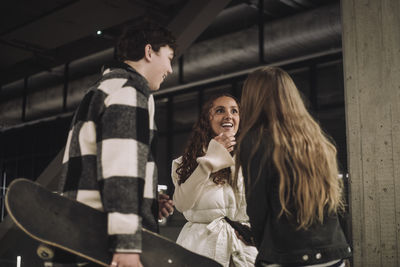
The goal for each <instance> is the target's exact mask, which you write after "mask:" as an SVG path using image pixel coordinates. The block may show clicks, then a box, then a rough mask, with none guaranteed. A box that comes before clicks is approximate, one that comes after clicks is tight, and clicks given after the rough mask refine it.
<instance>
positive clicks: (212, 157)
mask: <svg viewBox="0 0 400 267" xmlns="http://www.w3.org/2000/svg"><path fill="white" fill-rule="evenodd" d="M180 162H181V158H178V159H175V160H174V161H173V162H172V173H171V176H172V181H173V183H174V185H175V192H174V197H173V200H174V204H175V207H176V209H177V210H179V211H180V212H184V211H186V210H189V209H191V208H192V207H193V205H194V204H195V203H196V201H197V199H198V198H199V196H200V195H201V193H202V191H203V188H204V186H205V184H206V183H207V181H208V179H209V178H210V174H211V173H213V172H216V171H219V170H221V169H224V168H227V167H230V166H232V165H234V164H235V162H234V160H233V158H232V156H231V154H229V152H228V150H226V148H225V147H224V146H223V145H221V144H220V143H218V142H217V141H215V140H214V139H211V141H210V143H209V144H208V148H207V153H206V154H205V155H204V156H203V157H199V158H197V163H198V164H199V165H198V166H197V167H196V169H195V170H194V171H193V173H192V174H191V175H190V176H189V178H188V179H187V180H186V181H185V182H184V183H182V184H180V185H179V184H178V180H179V177H178V174H177V173H176V169H177V168H178V165H179V164H180Z"/></svg>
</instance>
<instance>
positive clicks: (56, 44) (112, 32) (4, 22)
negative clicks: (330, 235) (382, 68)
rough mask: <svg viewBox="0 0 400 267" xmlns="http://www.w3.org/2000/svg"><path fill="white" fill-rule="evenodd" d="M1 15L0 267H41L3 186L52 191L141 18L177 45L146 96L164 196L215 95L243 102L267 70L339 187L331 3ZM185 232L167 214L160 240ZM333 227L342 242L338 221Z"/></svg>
mask: <svg viewBox="0 0 400 267" xmlns="http://www.w3.org/2000/svg"><path fill="white" fill-rule="evenodd" d="M0 10H1V11H0V18H1V23H0V25H1V26H0V32H1V37H0V58H1V60H0V69H1V71H0V86H1V87H0V171H1V188H2V191H1V192H2V194H1V200H2V201H1V203H2V207H1V208H2V217H1V220H2V221H3V222H2V223H1V224H0V225H1V229H0V240H1V241H0V265H1V266H4V267H6V266H15V258H16V256H17V255H22V258H23V262H31V265H23V266H40V265H39V264H40V261H38V260H37V259H36V258H37V257H36V256H35V255H34V254H35V252H34V250H35V246H37V244H36V242H35V241H33V240H31V239H30V238H28V237H26V236H25V235H23V234H22V233H21V232H20V231H19V230H17V229H16V228H15V226H12V223H11V222H10V221H9V220H7V215H6V211H4V201H3V200H4V197H3V194H4V193H5V191H6V188H7V186H8V185H9V183H10V182H11V181H12V180H14V179H15V178H19V177H25V178H28V179H31V180H37V179H38V177H43V176H46V177H45V178H43V179H44V180H46V186H48V187H49V188H54V184H55V183H56V179H57V177H56V173H57V168H58V167H59V165H60V164H59V163H58V161H57V157H58V158H59V157H60V151H62V149H63V147H64V145H65V142H66V138H67V134H68V129H69V126H70V123H71V118H72V115H73V112H74V110H75V108H76V107H77V105H78V104H79V102H80V100H81V98H82V96H83V95H84V93H85V90H86V89H87V88H88V86H89V85H90V84H92V83H93V82H95V81H96V80H97V79H98V77H99V74H100V69H101V67H102V65H103V64H105V63H108V62H111V61H112V60H113V45H114V42H115V38H116V36H118V34H119V33H120V31H121V29H122V27H123V25H125V24H126V23H135V22H137V21H140V20H143V19H144V18H151V19H153V20H155V21H157V22H158V23H160V24H162V25H168V28H170V29H171V30H172V31H173V32H174V33H175V34H176V35H177V36H178V44H179V48H178V53H177V57H176V58H175V59H174V63H173V70H174V73H173V74H172V75H170V77H168V78H167V80H166V82H165V83H164V84H163V85H162V88H161V89H160V90H159V91H157V92H156V93H154V97H155V101H156V122H157V127H158V130H159V137H158V146H157V165H158V169H159V171H158V172H159V184H163V185H167V186H168V189H167V191H168V193H169V194H170V195H172V193H173V185H172V181H171V178H170V172H171V170H170V168H171V161H172V160H173V159H174V158H176V157H178V156H179V155H180V154H181V153H182V149H183V147H184V145H185V143H186V141H187V138H188V135H189V133H190V131H191V129H192V126H193V124H194V122H195V121H196V119H197V117H198V114H199V110H200V107H201V105H202V104H203V103H204V101H205V100H207V99H208V97H209V96H211V95H213V94H215V93H218V92H229V93H231V94H232V95H234V96H236V97H238V98H240V94H241V87H242V84H243V82H244V80H245V78H246V76H247V74H248V73H249V72H251V71H252V70H254V69H255V68H257V67H260V66H264V65H274V66H279V67H281V68H283V69H284V70H286V71H288V72H289V74H291V76H292V77H293V79H294V81H295V83H296V85H297V86H298V88H299V89H300V91H301V92H302V95H303V97H304V101H305V102H306V104H307V107H308V108H309V110H310V112H311V113H312V115H313V116H314V118H316V119H317V121H318V122H319V123H320V125H321V126H322V128H323V129H324V130H325V131H326V132H327V133H328V134H329V135H330V136H332V138H333V140H334V142H335V143H336V145H337V149H338V159H339V163H340V173H341V174H342V178H343V181H344V184H345V185H347V175H346V174H347V173H348V169H347V155H346V125H345V104H344V81H343V59H342V28H341V15H340V1H338V0H323V1H321V0H233V1H211V0H210V1H187V0H169V1H160V0H150V1H143V0H118V1H110V0H102V1H93V0H57V1H49V0H41V1H26V0H16V1H12V2H10V1H7V2H2V4H1V8H0ZM57 155H58V156H57ZM52 175H53V176H54V177H52ZM345 189H347V187H345ZM184 222H185V219H184V218H183V216H182V215H181V214H179V213H175V214H174V216H172V218H170V219H169V220H168V221H167V222H166V224H165V225H164V226H162V229H161V233H162V234H164V235H165V236H167V237H169V238H171V239H175V238H176V236H177V234H178V233H179V229H180V227H182V225H183V224H184ZM342 226H343V227H344V230H345V233H346V235H347V237H348V240H351V231H350V225H349V221H348V217H347V214H344V216H343V218H342Z"/></svg>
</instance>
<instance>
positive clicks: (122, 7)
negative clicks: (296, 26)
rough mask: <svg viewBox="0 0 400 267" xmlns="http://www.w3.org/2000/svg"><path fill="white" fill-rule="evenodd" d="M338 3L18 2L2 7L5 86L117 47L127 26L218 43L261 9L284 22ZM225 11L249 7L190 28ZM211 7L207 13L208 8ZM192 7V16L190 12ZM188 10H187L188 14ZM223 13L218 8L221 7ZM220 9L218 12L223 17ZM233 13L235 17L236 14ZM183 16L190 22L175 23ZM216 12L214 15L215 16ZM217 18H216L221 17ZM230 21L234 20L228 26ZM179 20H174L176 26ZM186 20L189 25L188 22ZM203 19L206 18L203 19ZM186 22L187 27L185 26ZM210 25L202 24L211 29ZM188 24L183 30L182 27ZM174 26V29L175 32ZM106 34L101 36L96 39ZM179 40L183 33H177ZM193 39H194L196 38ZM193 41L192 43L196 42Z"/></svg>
mask: <svg viewBox="0 0 400 267" xmlns="http://www.w3.org/2000/svg"><path fill="white" fill-rule="evenodd" d="M335 1H336V0H263V1H259V0H247V1H246V0H233V1H229V0H214V1H212V0H191V1H188V0H167V1H166V0H35V1H32V0H13V1H1V4H0V86H3V85H6V84H8V83H10V82H13V81H16V80H19V79H22V78H24V77H27V76H30V75H32V74H35V73H37V72H40V71H43V70H50V69H51V68H52V67H55V66H59V65H62V64H65V63H68V62H71V61H72V60H75V59H78V58H82V57H84V56H87V55H90V54H93V53H95V52H98V51H102V50H104V49H107V48H110V47H112V46H113V43H114V38H115V37H116V36H117V35H118V34H119V33H120V31H121V28H122V25H124V24H126V23H131V22H133V23H134V22H135V21H138V20H142V19H143V18H144V17H147V18H151V19H153V20H155V21H157V22H159V23H160V24H162V25H168V27H170V26H171V24H175V26H174V25H172V26H171V27H172V28H174V29H171V30H172V31H173V32H174V31H175V33H176V32H178V33H181V32H182V31H184V30H185V29H186V28H187V29H188V30H189V31H195V30H197V31H199V30H200V32H195V33H193V34H194V35H195V36H194V37H195V39H196V38H197V39H198V40H203V39H207V38H213V37H216V36H218V35H221V34H225V33H227V32H229V31H231V32H232V31H236V30H240V28H245V27H248V26H250V25H254V24H255V23H257V14H258V13H257V12H258V11H257V8H258V6H259V5H260V4H261V5H263V10H264V20H266V21H267V20H274V19H279V18H282V17H284V16H288V15H292V14H295V13H299V12H302V11H305V10H308V9H312V8H316V7H318V6H321V5H324V4H327V3H329V2H335ZM217 2H221V3H223V4H222V7H221V10H222V8H224V7H225V6H228V7H232V6H236V5H240V4H241V5H247V6H248V7H249V9H248V10H249V11H248V15H249V16H248V18H249V19H245V20H243V19H241V18H240V17H238V19H237V20H236V21H232V19H231V18H232V17H233V16H218V17H217V18H216V19H215V20H213V19H214V17H212V18H211V20H212V21H214V23H213V25H211V27H209V28H208V29H207V30H206V31H205V32H204V33H203V34H202V35H201V36H199V35H200V33H201V32H203V31H204V30H205V28H201V27H198V26H197V27H196V23H193V25H189V24H188V23H187V21H190V19H191V17H194V16H196V15H195V14H196V11H198V13H201V12H202V11H204V10H205V11H204V12H208V13H210V12H211V11H212V10H215V9H216V7H215V6H214V7H213V6H212V5H216V4H215V3H217ZM207 5H208V7H207V8H208V9H207V8H203V7H206V6H207ZM188 6H189V9H190V8H191V10H192V12H193V13H192V14H190V12H188ZM184 8H186V9H184ZM218 8H219V7H218ZM219 11H220V10H218V13H219ZM229 12H231V13H232V12H234V9H231V11H228V12H226V13H229ZM180 13H188V14H187V15H186V17H184V16H183V17H184V19H183V20H182V18H179V19H176V18H177V17H178V16H179V15H181V17H182V14H180ZM211 13H212V12H211ZM218 13H217V14H218ZM225 17H230V20H229V21H225V19H224V18H225ZM174 20H175V21H174ZM185 20H186V21H185ZM203 20H204V18H203ZM182 22H183V23H182ZM210 23H211V21H208V22H205V23H203V24H204V25H206V26H208V25H209V24H210ZM180 24H183V25H180ZM171 27H170V28H171ZM99 30H101V31H102V34H100V35H99V34H97V31H99ZM178 35H179V34H178ZM192 37H193V36H192ZM194 37H193V38H194ZM192 41H193V40H192Z"/></svg>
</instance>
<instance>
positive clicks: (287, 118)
mask: <svg viewBox="0 0 400 267" xmlns="http://www.w3.org/2000/svg"><path fill="white" fill-rule="evenodd" d="M241 114H242V115H241V116H242V117H241V120H240V121H241V134H240V136H239V138H238V147H237V153H238V155H240V151H241V143H242V140H243V138H244V137H245V136H246V134H248V133H249V131H250V130H254V131H255V133H256V138H255V139H254V143H255V145H254V146H253V147H252V149H251V152H250V157H249V158H248V166H247V167H248V168H247V169H248V175H247V177H248V179H250V162H251V161H252V159H253V157H254V155H255V153H256V151H257V149H258V148H259V146H260V145H261V140H262V138H265V134H264V133H265V132H268V134H270V137H271V138H270V140H271V142H272V144H271V146H272V147H273V151H272V160H273V166H274V167H275V168H276V170H277V173H278V174H279V201H280V204H281V206H282V209H281V212H280V213H279V217H281V216H282V215H283V214H285V215H286V216H288V217H291V216H295V217H296V221H297V223H298V229H300V228H303V229H308V228H309V227H310V226H311V225H313V224H314V223H315V222H317V221H318V222H320V223H323V220H324V210H325V209H327V211H328V213H329V214H332V213H337V212H338V210H339V209H342V208H343V202H342V196H341V192H342V190H341V183H340V181H339V179H338V166H337V160H336V148H335V146H334V145H333V144H332V143H331V142H330V141H329V140H328V136H327V135H326V134H324V132H323V131H322V130H321V128H320V126H319V125H318V123H317V122H316V121H315V120H314V119H313V118H312V117H311V115H310V114H309V113H308V111H307V109H306V107H305V106H304V103H303V101H302V99H301V96H300V93H299V91H298V89H297V87H296V85H295V84H294V82H293V80H292V79H291V78H290V76H289V75H288V74H287V73H286V72H285V71H283V70H282V69H280V68H277V67H264V68H261V69H258V70H256V71H254V72H252V73H251V74H249V76H248V78H247V79H246V81H245V83H244V86H243V91H242V98H241ZM263 136H264V137H263ZM266 160H267V159H266V157H263V159H261V161H262V162H261V163H262V164H261V166H260V169H261V168H262V166H264V165H265V163H266V162H265V161H266ZM236 161H237V162H236V163H237V165H236V166H237V169H239V166H241V162H240V157H239V156H238V157H236ZM263 161H264V162H263ZM256 177H257V178H256V179H260V170H259V171H258V173H257V174H256ZM251 183H252V184H254V183H255V181H250V180H249V181H248V184H249V185H250V184H251ZM292 213H295V214H292Z"/></svg>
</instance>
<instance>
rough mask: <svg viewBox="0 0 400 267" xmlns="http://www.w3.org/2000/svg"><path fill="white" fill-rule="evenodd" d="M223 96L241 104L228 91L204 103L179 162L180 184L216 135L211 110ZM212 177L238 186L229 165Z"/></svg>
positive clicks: (216, 182)
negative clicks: (215, 102) (212, 126)
mask: <svg viewBox="0 0 400 267" xmlns="http://www.w3.org/2000/svg"><path fill="white" fill-rule="evenodd" d="M223 96H226V97H230V98H232V99H234V100H235V102H236V104H237V105H238V106H239V101H238V100H237V99H236V97H234V96H232V95H230V94H228V93H221V94H217V95H214V96H212V97H211V98H210V99H208V101H207V102H206V103H205V104H204V105H203V107H202V110H201V114H200V117H199V119H198V121H197V122H196V123H195V124H194V126H193V130H192V133H191V135H190V137H189V141H188V143H187V145H186V148H185V150H184V152H183V155H182V163H181V164H179V166H178V168H177V169H176V173H177V174H178V176H179V181H178V184H182V183H184V182H185V181H186V180H187V179H188V178H189V176H190V175H191V174H192V173H193V171H194V170H195V169H196V167H197V165H198V163H197V161H196V159H197V158H198V157H202V156H204V155H205V149H206V148H207V146H208V143H209V142H210V141H211V139H212V138H214V137H215V133H214V132H213V130H212V128H211V124H210V110H211V108H212V107H213V104H214V101H215V100H216V99H218V98H220V97H223ZM210 178H212V180H213V182H214V183H215V184H217V185H222V184H225V183H228V184H229V185H231V186H232V187H233V188H234V189H236V188H237V186H236V183H235V182H234V181H233V179H232V174H231V169H230V168H229V167H228V168H225V169H222V170H219V171H218V172H215V173H212V174H211V176H210Z"/></svg>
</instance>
